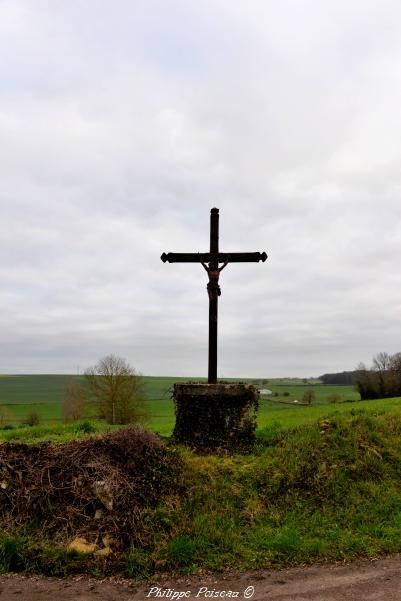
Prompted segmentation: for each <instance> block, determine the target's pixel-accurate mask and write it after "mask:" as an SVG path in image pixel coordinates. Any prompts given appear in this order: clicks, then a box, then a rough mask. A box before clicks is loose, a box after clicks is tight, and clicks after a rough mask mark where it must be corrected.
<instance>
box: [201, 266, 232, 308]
mask: <svg viewBox="0 0 401 601" xmlns="http://www.w3.org/2000/svg"><path fill="white" fill-rule="evenodd" d="M201 263H202V265H203V267H204V268H205V270H206V272H207V274H208V276H209V282H208V284H207V293H208V295H209V299H210V300H216V299H217V297H218V296H220V295H221V289H220V286H219V277H220V271H223V269H224V267H225V266H226V265H227V264H228V261H225V262H224V263H223V265H222V266H221V267H218V268H217V269H212V268H210V267H208V266H207V265H206V263H204V262H203V261H201Z"/></svg>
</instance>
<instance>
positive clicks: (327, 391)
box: [0, 375, 401, 440]
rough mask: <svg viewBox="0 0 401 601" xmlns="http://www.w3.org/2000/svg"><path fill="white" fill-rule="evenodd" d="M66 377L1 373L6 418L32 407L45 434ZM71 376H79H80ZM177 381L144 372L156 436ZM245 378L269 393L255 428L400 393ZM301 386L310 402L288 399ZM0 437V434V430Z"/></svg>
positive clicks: (166, 432)
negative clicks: (366, 394) (364, 395)
mask: <svg viewBox="0 0 401 601" xmlns="http://www.w3.org/2000/svg"><path fill="white" fill-rule="evenodd" d="M70 377H71V376H64V375H26V376H2V377H1V379H0V406H6V408H7V411H8V412H9V413H10V414H11V416H12V419H11V420H10V421H11V422H12V423H14V424H18V423H21V422H22V421H23V420H24V419H25V418H26V416H27V414H28V413H29V412H32V411H34V412H36V413H37V414H38V415H39V417H40V420H41V426H40V427H39V428H38V430H37V432H38V436H39V432H44V431H47V432H48V434H49V435H50V432H51V428H52V427H53V425H56V424H57V423H59V424H60V425H61V416H60V403H61V400H62V398H63V394H64V389H65V385H66V383H67V381H68V379H69V378H70ZM72 377H74V378H78V379H80V380H82V381H83V378H82V377H79V376H72ZM181 380H188V378H181ZM177 381H180V378H174V377H145V378H144V387H145V394H146V402H147V404H148V408H149V416H150V418H149V422H148V423H147V427H148V428H149V429H150V430H152V431H153V432H157V433H159V434H161V435H162V436H170V435H171V433H172V430H173V427H174V421H175V417H174V403H173V401H172V399H171V391H172V387H173V385H174V382H177ZM249 381H251V382H254V383H257V384H258V385H259V386H260V387H261V388H268V389H269V390H271V391H272V392H273V395H275V396H273V395H269V396H267V397H262V398H261V400H260V409H259V413H258V432H259V433H260V432H263V431H264V430H265V429H274V430H277V429H288V428H293V427H296V426H300V425H302V424H308V423H313V422H316V420H317V419H318V418H319V417H321V416H338V415H342V414H349V415H352V413H353V412H355V410H360V409H366V410H367V411H378V410H381V411H389V410H393V411H400V410H401V399H399V398H396V399H383V400H376V401H360V400H358V399H359V394H358V393H357V392H356V391H355V390H354V389H353V387H351V386H330V385H323V384H316V383H308V384H305V383H303V382H302V380H300V379H296V378H293V379H286V380H280V379H270V380H257V381H252V380H249ZM306 390H313V391H314V393H315V399H314V401H313V403H312V405H310V406H308V405H304V404H302V402H299V403H298V404H294V402H293V401H294V400H298V401H302V397H303V394H304V392H305V391H306ZM333 394H335V395H337V398H338V399H339V400H340V402H337V403H330V402H329V399H330V397H331V396H332V395H333ZM45 426H48V428H45ZM99 428H100V426H99ZM0 432H1V431H0ZM57 432H58V434H56V435H55V436H56V438H57V437H58V436H59V435H60V432H61V430H60V431H59V430H57ZM34 433H35V430H33V431H32V430H31V431H30V434H29V436H30V437H34V436H35V434H34ZM4 435H6V433H4ZM21 435H22V433H21ZM27 435H28V432H27ZM9 436H10V433H7V438H8V437H9ZM1 439H2V435H1V434H0V440H1ZM3 439H4V438H3Z"/></svg>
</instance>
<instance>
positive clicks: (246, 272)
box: [0, 0, 401, 376]
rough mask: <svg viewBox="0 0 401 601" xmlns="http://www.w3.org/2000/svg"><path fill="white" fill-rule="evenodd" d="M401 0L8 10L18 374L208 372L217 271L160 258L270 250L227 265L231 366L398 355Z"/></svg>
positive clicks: (7, 122) (5, 351) (228, 372)
mask: <svg viewBox="0 0 401 601" xmlns="http://www.w3.org/2000/svg"><path fill="white" fill-rule="evenodd" d="M400 17H401V7H400V6H399V4H398V3H397V2H395V1H394V2H391V1H390V2H386V4H385V5H383V3H380V2H379V1H378V0H370V1H367V2H363V3H362V2H359V1H356V2H352V3H349V2H347V3H346V2H345V1H339V2H336V3H335V4H334V3H332V2H326V1H324V2H317V0H309V1H308V2H304V3H299V2H295V1H294V0H293V1H290V0H287V1H284V2H280V3H273V2H261V1H260V2H255V3H253V4H252V5H249V3H245V2H242V1H232V0H230V1H228V0H227V1H226V0H218V1H216V0H213V2H212V1H211V0H205V1H204V2H202V3H195V2H187V1H185V2H184V1H178V0H176V1H173V2H169V3H165V2H161V1H160V0H159V1H147V2H135V3H130V2H125V1H121V2H118V3H117V4H115V5H113V6H111V4H110V3H109V2H106V1H103V2H99V0H96V2H95V1H94V0H89V1H86V2H81V1H78V0H77V1H72V2H69V3H65V2H61V1H60V2H59V1H58V0H56V1H54V0H52V1H50V0H47V1H45V0H12V1H11V0H3V1H2V2H0V140H1V144H0V176H1V179H0V181H1V186H0V219H1V223H2V236H1V240H0V277H1V282H2V293H1V296H0V309H1V311H0V332H1V346H0V349H1V350H0V372H11V373H24V372H25V373H26V372H75V370H76V369H77V367H78V366H80V368H81V369H83V368H84V367H86V366H87V365H90V364H93V363H94V362H95V361H96V360H97V359H98V358H99V357H100V356H102V355H104V354H107V353H110V352H114V353H117V354H121V355H123V356H124V357H126V358H127V359H128V360H129V361H130V362H132V363H133V364H134V365H135V366H136V367H137V368H138V369H140V370H141V371H143V372H144V373H146V374H174V375H188V376H189V375H192V376H196V375H204V374H205V373H206V365H207V295H206V291H205V286H206V281H205V274H204V272H203V270H202V268H201V267H200V266H196V265H164V264H162V262H161V261H160V259H159V256H160V254H161V253H162V252H163V251H170V250H173V251H177V252H180V251H188V250H193V251H201V250H206V249H207V247H208V227H209V210H210V208H211V207H212V206H218V207H219V208H220V211H221V249H222V250H231V251H238V250H259V251H262V250H266V251H267V252H268V254H269V260H268V262H267V263H265V264H263V265H231V266H229V267H228V268H227V269H226V270H225V271H224V272H223V274H222V282H221V283H222V289H223V295H222V297H221V302H220V368H219V369H220V373H221V375H223V376H274V375H302V376H303V375H313V374H314V375H317V374H319V373H322V372H324V371H333V370H341V369H352V368H353V367H354V366H355V365H356V364H357V363H358V362H359V361H361V360H363V361H367V362H369V361H370V357H371V356H372V355H373V354H374V353H376V352H377V351H380V350H387V351H388V352H396V351H399V350H401V349H400V348H399V340H400V333H401V332H400V330H401V325H400V321H399V315H400V309H401V297H400V294H401V293H400V290H401V275H399V268H398V256H399V255H400V252H401V214H400V213H401V209H400V202H399V199H400V192H401V176H400V168H399V165H400V159H401V156H400V155H401V143H400V141H399V138H400V136H399V135H398V132H399V130H400V126H401V122H400V121H401V116H400V115H401V114H400V111H399V105H400V100H401V98H400V97H401V75H400V73H401V42H400V36H399V25H398V24H399V22H400Z"/></svg>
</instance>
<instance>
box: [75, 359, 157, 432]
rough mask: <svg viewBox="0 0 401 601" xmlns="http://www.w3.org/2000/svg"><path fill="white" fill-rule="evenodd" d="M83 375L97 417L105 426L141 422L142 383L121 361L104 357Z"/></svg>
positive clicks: (143, 406)
mask: <svg viewBox="0 0 401 601" xmlns="http://www.w3.org/2000/svg"><path fill="white" fill-rule="evenodd" d="M84 375H85V379H86V382H87V384H88V392H89V395H90V398H91V400H92V402H93V403H94V404H95V406H96V407H97V409H98V412H99V417H102V418H103V419H105V420H106V421H107V422H108V423H109V424H129V423H135V422H138V421H142V420H143V419H144V418H145V416H146V408H145V398H144V392H143V380H142V378H141V376H140V375H139V374H138V373H137V372H136V371H135V369H134V368H133V367H131V365H130V364H129V363H127V361H126V360H125V359H122V358H121V357H117V356H116V355H107V357H103V358H102V359H100V361H98V362H97V363H96V365H95V366H94V367H90V368H88V369H87V370H86V371H85V374H84Z"/></svg>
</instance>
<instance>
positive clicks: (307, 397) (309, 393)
mask: <svg viewBox="0 0 401 601" xmlns="http://www.w3.org/2000/svg"><path fill="white" fill-rule="evenodd" d="M314 400H315V391H314V390H312V389H310V388H309V389H308V390H305V392H304V394H303V397H302V402H303V403H307V404H308V405H312V403H313V401H314Z"/></svg>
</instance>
